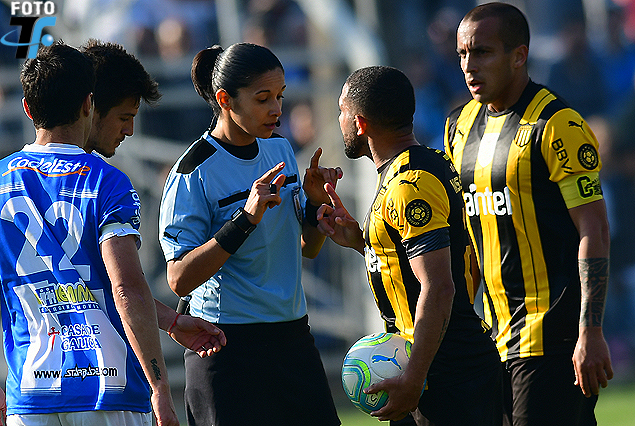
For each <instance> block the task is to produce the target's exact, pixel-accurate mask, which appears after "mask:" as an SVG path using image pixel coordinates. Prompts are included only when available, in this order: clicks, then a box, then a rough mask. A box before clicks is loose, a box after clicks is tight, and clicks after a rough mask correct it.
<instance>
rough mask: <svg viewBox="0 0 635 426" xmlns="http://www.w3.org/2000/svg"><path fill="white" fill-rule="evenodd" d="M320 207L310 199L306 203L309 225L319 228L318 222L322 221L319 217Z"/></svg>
mask: <svg viewBox="0 0 635 426" xmlns="http://www.w3.org/2000/svg"><path fill="white" fill-rule="evenodd" d="M319 208H320V206H314V205H313V204H311V202H310V201H309V200H308V199H307V200H306V204H305V205H304V218H305V219H306V222H307V223H308V224H309V225H311V226H313V227H315V228H317V226H318V224H319V223H320V222H319V221H318V219H317V211H318V209H319Z"/></svg>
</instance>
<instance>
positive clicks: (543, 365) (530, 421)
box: [505, 353, 597, 426]
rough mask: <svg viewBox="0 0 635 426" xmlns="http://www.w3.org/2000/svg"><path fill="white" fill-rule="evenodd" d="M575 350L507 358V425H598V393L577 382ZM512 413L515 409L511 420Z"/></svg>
mask: <svg viewBox="0 0 635 426" xmlns="http://www.w3.org/2000/svg"><path fill="white" fill-rule="evenodd" d="M571 356H572V354H571V353H563V354H558V355H545V356H536V357H530V358H520V359H514V360H510V361H507V362H506V363H505V365H506V374H505V376H506V377H505V386H506V388H507V392H506V393H507V395H509V398H510V399H511V401H509V402H508V404H506V406H507V410H506V411H507V418H506V423H505V424H506V426H507V425H512V424H513V426H563V425H566V426H596V425H597V421H596V419H595V413H594V410H595V404H596V403H597V395H594V396H592V397H590V398H586V397H585V396H584V394H583V393H582V390H581V389H580V387H579V386H576V385H574V384H573V383H574V381H575V373H574V370H573V362H572V361H571ZM509 412H511V420H510V418H509V417H510V415H509Z"/></svg>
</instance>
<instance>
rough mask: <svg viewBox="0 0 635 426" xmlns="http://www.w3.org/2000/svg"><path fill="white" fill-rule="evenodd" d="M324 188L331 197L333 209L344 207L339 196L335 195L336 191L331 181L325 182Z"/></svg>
mask: <svg viewBox="0 0 635 426" xmlns="http://www.w3.org/2000/svg"><path fill="white" fill-rule="evenodd" d="M324 190H325V191H326V194H327V195H328V196H329V198H330V199H331V204H333V207H334V208H335V209H338V208H342V207H344V204H343V203H342V200H341V199H340V196H339V195H337V192H335V188H333V185H332V184H331V183H329V182H327V183H325V184H324Z"/></svg>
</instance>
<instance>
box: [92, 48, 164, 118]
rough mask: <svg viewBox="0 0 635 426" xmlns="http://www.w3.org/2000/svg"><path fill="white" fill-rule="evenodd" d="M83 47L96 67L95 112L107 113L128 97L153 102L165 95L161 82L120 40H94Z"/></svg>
mask: <svg viewBox="0 0 635 426" xmlns="http://www.w3.org/2000/svg"><path fill="white" fill-rule="evenodd" d="M80 49H81V50H82V51H83V52H84V54H86V56H88V57H89V58H90V59H91V60H92V61H93V64H94V66H95V74H96V77H97V81H96V83H95V91H94V94H95V98H94V101H95V111H96V112H97V113H98V114H99V115H100V117H104V116H106V114H108V112H109V111H110V109H111V108H113V107H115V106H117V105H119V104H120V103H122V102H123V101H125V100H126V99H128V98H134V99H136V100H137V102H140V101H141V99H143V100H144V101H145V102H146V103H147V104H149V105H153V104H155V103H156V102H158V100H159V99H160V98H161V94H160V93H159V88H158V84H157V82H156V81H155V80H154V79H153V78H152V77H151V76H150V74H148V72H147V71H146V70H145V68H144V67H143V65H142V64H141V62H139V60H138V59H137V58H136V57H135V56H134V55H132V54H131V53H128V52H127V51H126V49H124V48H123V46H121V45H119V44H116V43H110V42H108V43H104V42H101V41H100V40H95V39H90V40H88V41H87V42H86V43H85V44H84V45H82V46H81V47H80Z"/></svg>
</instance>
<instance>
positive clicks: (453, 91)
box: [0, 0, 635, 386]
mask: <svg viewBox="0 0 635 426" xmlns="http://www.w3.org/2000/svg"><path fill="white" fill-rule="evenodd" d="M508 2H509V3H512V4H514V5H515V6H517V7H519V8H520V9H521V10H523V11H524V12H525V14H526V15H527V17H528V20H529V23H530V27H531V45H530V50H529V52H530V53H529V69H530V76H531V78H532V79H533V80H534V81H536V82H538V83H543V84H546V85H547V86H549V87H550V88H551V89H552V90H554V91H555V92H557V93H559V94H560V95H561V96H562V97H564V99H566V100H567V101H568V102H569V103H570V105H571V106H572V107H573V108H575V109H577V110H578V111H579V112H580V113H581V114H582V115H583V117H585V118H586V119H587V121H588V122H589V124H590V126H591V128H592V129H593V131H594V132H595V134H596V136H597V138H598V140H599V142H600V149H601V158H602V163H603V168H602V173H601V176H602V184H603V185H602V186H603V190H604V196H605V199H606V202H607V207H608V211H609V221H610V225H611V235H612V243H611V249H612V250H611V277H610V286H609V296H608V302H607V309H606V315H605V335H606V337H607V340H608V342H609V345H610V349H611V353H612V358H613V366H614V369H615V370H616V379H615V380H623V381H632V380H635V250H634V249H633V244H634V243H635V219H634V217H635V137H634V136H633V130H635V78H634V77H635V1H634V0H558V1H551V0H513V1H508ZM54 3H55V5H56V14H55V15H56V16H57V23H56V25H55V26H54V27H49V28H48V30H49V31H50V33H51V34H52V35H53V36H54V38H55V39H63V40H64V41H65V42H67V43H68V44H71V45H74V46H79V45H80V44H82V43H83V42H85V41H86V40H87V39H88V38H98V39H101V40H104V41H115V42H118V43H121V44H123V45H124V46H125V47H126V48H127V50H128V51H130V52H131V53H133V54H135V55H136V56H137V57H138V58H139V59H140V60H141V62H142V63H143V64H144V66H145V67H146V69H147V70H148V71H149V72H150V74H152V75H153V77H155V78H156V80H157V81H158V82H159V85H160V90H161V91H162V93H163V98H162V100H161V102H160V103H159V105H158V106H156V107H154V108H149V107H147V106H142V108H141V110H140V113H139V116H138V118H137V119H136V120H135V136H134V137H132V138H130V139H127V140H126V141H124V142H123V144H122V146H121V147H120V148H119V149H118V154H117V155H116V156H115V157H113V158H112V159H111V160H109V161H111V162H112V163H113V164H115V165H116V166H118V167H119V168H121V169H122V170H123V171H124V172H126V173H127V174H128V175H129V176H130V178H131V180H132V182H133V184H134V185H135V187H136V188H137V190H138V191H139V193H140V195H141V197H142V203H143V218H142V220H143V222H142V229H141V231H142V235H143V246H142V249H141V256H142V262H143V264H144V269H145V272H146V276H147V278H148V281H149V282H150V284H151V286H152V288H153V292H154V293H155V296H156V297H157V298H159V299H160V300H162V301H164V302H165V303H167V304H170V305H172V306H175V305H176V296H174V295H173V294H172V293H171V292H170V290H169V288H168V287H167V284H166V282H165V262H164V260H163V256H162V253H161V250H160V248H159V245H158V231H157V228H158V226H157V218H158V203H159V200H160V196H161V191H162V187H163V182H164V180H165V177H166V175H167V171H168V170H169V168H170V167H171V166H172V164H174V162H175V161H176V159H177V158H178V156H179V155H180V154H181V153H182V152H183V150H184V149H185V148H186V147H187V146H188V145H189V144H190V143H191V142H192V141H194V140H195V139H197V138H198V137H199V136H200V133H201V132H202V131H203V130H204V129H205V128H206V126H207V125H208V124H209V122H210V115H211V110H210V109H209V107H208V106H207V105H206V104H205V103H204V101H202V100H201V99H200V98H199V96H198V95H196V93H195V92H194V90H193V87H192V84H191V80H190V65H191V60H192V58H193V56H194V55H195V53H196V52H198V51H199V50H200V49H203V48H205V47H208V46H211V45H214V44H221V45H222V46H223V47H227V46H229V45H230V44H232V43H235V42H238V41H248V42H252V43H257V44H261V45H265V46H267V47H269V48H271V49H272V50H273V52H274V53H275V54H276V55H277V56H278V57H279V58H280V59H281V61H282V63H283V65H284V67H285V76H286V81H287V85H288V88H287V90H286V92H285V100H284V104H283V116H282V118H281V122H282V126H281V127H280V128H279V129H278V130H277V132H278V133H280V134H281V135H283V136H285V137H287V138H288V139H289V140H290V141H291V143H292V145H293V147H294V149H295V151H296V155H297V158H298V164H299V167H300V168H301V169H302V168H305V167H307V166H308V162H309V158H310V156H311V154H312V153H313V152H314V151H315V149H316V148H317V147H322V148H323V149H324V151H325V154H324V155H323V164H324V165H327V166H341V167H342V169H343V170H344V179H343V180H342V181H341V182H340V184H339V191H338V192H340V193H341V195H342V197H343V198H344V201H345V204H348V205H349V206H352V210H353V213H354V216H355V217H358V218H361V217H363V216H364V215H365V210H366V207H367V206H368V204H369V200H368V197H369V196H370V195H372V192H373V188H374V185H375V171H374V170H373V169H372V165H370V164H366V163H370V162H357V161H351V160H348V159H346V157H344V155H343V152H342V151H343V150H342V139H341V134H340V132H339V126H338V121H337V115H338V113H339V110H338V106H337V99H338V96H339V93H340V89H341V86H342V84H343V82H344V79H345V78H346V76H347V75H348V74H349V73H350V72H351V71H352V70H354V69H356V68H359V67H362V66H367V65H375V64H384V65H391V66H394V67H397V68H400V69H402V70H403V71H404V72H405V73H406V74H407V75H408V76H409V77H410V79H411V81H412V82H413V85H414V86H415V90H416V99H417V111H416V115H415V123H414V124H415V133H416V136H417V139H418V140H419V142H420V143H422V144H425V145H428V146H431V147H434V148H439V149H442V146H443V129H444V118H445V116H446V115H447V114H448V113H449V112H450V111H451V110H452V109H454V108H455V107H457V106H459V105H460V104H461V103H463V102H465V101H466V100H468V99H469V92H468V91H467V89H466V87H465V83H464V80H463V75H462V73H461V70H460V68H459V62H458V56H457V54H456V33H455V31H456V28H457V26H458V23H459V21H460V19H461V17H462V16H463V15H464V14H465V13H466V12H467V11H468V10H470V9H471V8H472V7H474V6H475V5H476V4H478V3H480V2H476V1H474V0H426V1H420V0H397V1H382V0H297V1H292V0H216V1H214V0H54ZM10 17H11V15H10V1H7V0H2V1H1V2H0V35H4V34H6V33H8V32H10V31H12V30H15V29H16V27H12V26H10V25H9V21H10ZM14 49H15V48H12V47H8V46H4V45H1V46H0V155H2V156H5V155H7V154H9V153H10V152H13V151H15V150H18V149H20V148H21V147H22V146H23V145H24V144H25V143H30V142H32V141H33V139H34V131H33V127H32V124H31V122H30V121H29V120H28V119H27V118H26V116H25V115H24V114H23V112H22V109H21V103H20V99H21V96H22V93H21V87H20V84H19V78H18V73H19V67H20V65H21V61H22V60H19V59H16V58H15V50H14ZM349 252H353V251H352V250H344V249H341V248H339V247H337V246H335V245H334V244H330V243H329V242H328V241H327V244H325V247H324V249H323V250H322V252H321V254H320V255H319V256H318V258H317V259H315V260H307V261H305V264H304V265H303V266H304V279H303V281H304V285H305V287H306V291H307V297H308V302H309V316H310V321H311V325H312V330H313V332H314V334H315V336H316V338H317V343H318V346H319V348H320V350H321V351H322V354H323V357H324V360H325V365H326V367H327V370H328V371H329V373H330V374H332V375H333V377H338V375H339V369H340V367H341V359H342V357H343V355H344V353H345V351H346V349H347V348H348V346H350V344H352V342H354V341H355V340H356V339H357V338H358V337H360V336H361V335H363V334H367V333H370V332H374V331H380V330H381V329H382V324H381V322H380V321H379V315H378V312H377V310H376V308H375V306H374V301H373V300H372V296H371V294H370V291H369V289H368V284H367V282H366V278H365V274H364V272H363V268H364V266H363V259H362V258H361V257H360V256H359V255H358V254H357V253H349ZM164 347H166V350H165V352H166V357H167V358H168V362H169V363H170V364H171V365H172V366H173V367H172V368H174V369H178V368H182V351H181V349H180V348H179V347H177V346H176V345H174V344H170V343H167V344H166V345H164ZM179 377H182V374H177V373H174V374H172V373H171V374H170V378H171V382H172V383H175V384H177V385H178V384H179ZM335 386H339V385H335Z"/></svg>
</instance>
